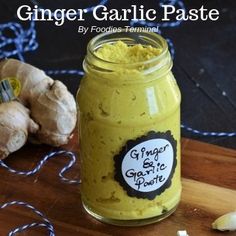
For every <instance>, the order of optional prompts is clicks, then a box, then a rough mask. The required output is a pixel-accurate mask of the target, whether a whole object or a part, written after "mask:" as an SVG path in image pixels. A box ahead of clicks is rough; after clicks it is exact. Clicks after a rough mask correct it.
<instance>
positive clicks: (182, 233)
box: [177, 230, 189, 236]
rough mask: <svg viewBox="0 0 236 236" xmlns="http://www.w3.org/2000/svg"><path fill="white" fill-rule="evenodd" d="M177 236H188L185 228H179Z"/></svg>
mask: <svg viewBox="0 0 236 236" xmlns="http://www.w3.org/2000/svg"><path fill="white" fill-rule="evenodd" d="M177 236H189V235H188V233H187V231H186V230H179V231H178V232H177Z"/></svg>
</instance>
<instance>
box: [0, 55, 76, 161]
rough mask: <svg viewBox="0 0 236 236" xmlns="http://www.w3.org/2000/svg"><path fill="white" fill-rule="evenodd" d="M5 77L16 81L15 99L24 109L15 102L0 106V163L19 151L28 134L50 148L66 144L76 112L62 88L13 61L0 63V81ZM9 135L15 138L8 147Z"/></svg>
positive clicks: (70, 96) (38, 72)
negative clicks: (17, 81)
mask: <svg viewBox="0 0 236 236" xmlns="http://www.w3.org/2000/svg"><path fill="white" fill-rule="evenodd" d="M7 77H15V78H17V79H18V80H19V81H20V83H21V93H20V95H19V97H18V98H19V101H20V102H21V103H22V104H23V105H24V106H23V105H21V104H20V103H18V102H10V103H3V104H0V126H1V127H0V134H1V136H4V139H3V138H1V141H0V159H1V158H5V157H6V156H7V155H8V154H10V153H11V152H14V151H16V150H18V149H19V148H20V147H22V146H23V145H24V144H25V142H26V140H27V137H28V133H29V134H30V135H31V136H32V137H33V140H34V141H37V142H38V143H44V144H49V145H52V146H61V145H63V144H66V143H68V141H69V139H70V136H71V133H72V131H73V130H74V128H75V126H76V117H77V112H76V103H75V99H74V97H73V95H72V94H71V93H70V92H69V91H68V90H67V88H66V86H65V85H64V84H63V83H61V82H60V81H57V80H53V79H52V78H50V77H48V76H47V75H46V74H45V73H44V72H43V71H42V70H39V69H37V68H36V67H34V66H31V65H29V64H26V63H22V62H20V61H18V60H14V59H9V60H3V61H2V62H1V63H0V80H2V79H4V78H7ZM12 104H14V105H12ZM19 107H20V108H19ZM27 108H28V109H29V110H30V116H29V112H28V110H27ZM24 109H25V113H24V116H23V115H22V114H23V110H24ZM20 111H21V112H20ZM27 114H28V116H27ZM7 115H8V116H12V117H13V118H14V119H15V121H14V119H13V118H12V120H11V121H10V123H9V122H8V121H7V120H6V118H5V117H6V116H7ZM16 123H17V125H16ZM18 123H19V125H18ZM21 123H23V124H24V125H22V124H21ZM13 124H14V125H13ZM2 129H3V130H4V135H2ZM13 133H17V135H18V134H19V136H17V137H18V138H17V140H18V141H17V143H16V141H13V142H12V143H11V140H13V137H15V136H14V134H13ZM11 137H12V138H11ZM7 140H8V141H7ZM9 143H11V145H10V146H9Z"/></svg>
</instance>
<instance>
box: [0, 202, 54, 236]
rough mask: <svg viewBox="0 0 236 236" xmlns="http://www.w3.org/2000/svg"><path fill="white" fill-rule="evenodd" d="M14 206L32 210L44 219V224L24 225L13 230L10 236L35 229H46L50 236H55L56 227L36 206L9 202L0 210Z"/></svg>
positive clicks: (0, 207) (1, 206) (0, 206)
mask: <svg viewBox="0 0 236 236" xmlns="http://www.w3.org/2000/svg"><path fill="white" fill-rule="evenodd" d="M14 205H16V206H23V207H25V208H28V209H30V210H32V211H33V212H34V213H35V214H36V215H38V216H39V217H40V218H41V219H42V223H30V224H25V225H22V226H20V227H17V228H15V229H13V230H11V231H10V232H9V234H8V236H14V235H16V234H18V233H20V232H23V231H25V230H27V229H30V228H34V227H45V228H46V229H47V230H48V233H49V236H55V232H54V227H53V225H52V224H51V222H50V221H49V220H48V219H47V218H46V217H45V215H44V214H43V213H42V212H40V211H39V210H37V209H36V208H35V207H34V206H32V205H30V204H28V203H25V202H21V201H12V202H7V203H4V204H2V205H0V209H4V208H7V207H10V206H14Z"/></svg>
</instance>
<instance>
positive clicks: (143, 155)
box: [114, 131, 177, 200]
mask: <svg viewBox="0 0 236 236" xmlns="http://www.w3.org/2000/svg"><path fill="white" fill-rule="evenodd" d="M176 146H177V141H176V140H175V139H174V138H173V136H172V134H171V132H170V131H167V132H165V133H161V132H154V131H151V132H149V133H148V134H147V135H144V136H142V137H140V138H137V139H136V140H129V141H128V142H127V143H126V145H125V146H124V147H123V148H122V150H121V152H120V153H119V154H118V155H116V156H115V157H114V160H115V180H116V181H118V182H119V184H120V185H121V186H122V187H123V188H124V190H125V191H126V192H127V194H128V195H129V196H131V197H137V198H147V199H149V200H152V199H154V198H155V197H156V196H157V195H160V194H161V193H162V192H164V191H165V189H167V188H169V187H170V185H171V180H172V177H173V174H174V171H175V168H176V165H177V159H176V148H177V147H176Z"/></svg>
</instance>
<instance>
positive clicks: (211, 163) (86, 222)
mask: <svg viewBox="0 0 236 236" xmlns="http://www.w3.org/2000/svg"><path fill="white" fill-rule="evenodd" d="M66 148H68V149H69V150H73V151H77V149H78V145H77V142H76V137H74V138H73V139H72V140H71V142H70V144H69V145H67V146H66ZM49 150H51V148H50V147H46V146H33V145H27V146H26V147H24V148H23V149H22V150H20V151H19V152H17V153H15V154H13V155H12V156H10V157H9V158H8V159H7V160H6V163H7V164H8V165H10V166H11V167H13V168H16V169H21V170H27V169H32V168H33V167H34V166H35V164H36V163H37V162H38V161H39V160H40V159H41V158H42V155H43V154H46V153H47V152H48V151H49ZM67 162H68V159H67V158H66V157H57V158H55V159H53V160H50V161H49V162H48V163H47V164H46V166H45V167H43V169H42V170H41V171H40V172H39V173H38V174H36V175H34V176H30V177H23V176H17V175H15V174H11V173H9V172H8V171H7V170H5V169H3V168H0V176H1V178H0V194H1V195H0V196H1V198H0V204H2V203H4V202H9V201H13V200H21V201H25V202H28V203H30V204H32V205H33V206H35V207H36V208H37V209H38V210H40V211H42V212H43V213H45V215H46V216H47V217H48V218H49V219H50V220H51V222H52V223H53V225H54V227H55V231H56V235H57V236H69V235H72V236H74V235H75V236H76V235H96V236H100V235H101V236H102V235H135V236H138V235H142V236H143V235H149V236H151V235H153V236H154V235H159V236H172V235H173V236H175V235H176V232H177V231H178V230H187V231H188V233H189V235H190V236H208V235H227V236H231V235H236V232H226V233H221V232H216V231H214V230H212V229H211V223H212V222H213V221H214V219H215V218H217V217H218V216H220V215H222V214H224V213H227V212H229V211H233V210H236V200H235V198H236V151H234V150H230V149H226V148H222V147H218V146H213V145H209V144H206V143H201V142H198V141H193V140H189V139H182V176H183V194H182V200H181V203H180V205H179V207H178V209H177V210H176V212H175V213H174V214H173V215H172V216H170V217H169V218H167V219H166V220H164V221H162V222H160V223H156V224H153V225H149V226H144V227H139V228H124V227H115V226H111V225H106V224H103V223H100V222H98V221H96V220H95V219H93V218H92V217H90V216H89V215H88V214H86V213H85V211H84V210H83V208H82V206H81V201H80V190H79V186H77V185H69V184H65V183H62V182H61V181H60V179H59V177H58V171H59V170H60V169H61V168H62V167H63V166H64V165H65V164H66V163H67ZM67 177H70V178H78V177H79V163H77V164H76V165H75V167H74V168H73V169H72V170H71V171H69V173H68V174H67ZM37 220H39V218H37V216H35V214H34V213H32V212H31V211H30V210H28V209H25V208H24V207H19V206H12V207H8V208H6V209H4V210H0V235H1V236H5V235H7V233H8V232H9V231H10V229H13V228H15V227H17V226H19V225H22V224H26V223H31V222H35V221H37ZM21 235H33V236H39V235H47V233H46V230H45V229H41V228H36V229H32V230H29V231H27V232H25V233H23V234H21Z"/></svg>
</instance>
